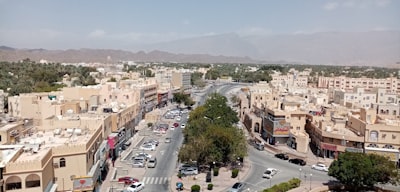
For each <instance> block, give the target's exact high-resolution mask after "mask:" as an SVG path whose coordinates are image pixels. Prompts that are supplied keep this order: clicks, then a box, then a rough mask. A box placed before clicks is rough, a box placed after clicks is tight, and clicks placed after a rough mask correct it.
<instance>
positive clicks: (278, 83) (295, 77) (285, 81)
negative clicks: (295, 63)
mask: <svg viewBox="0 0 400 192" xmlns="http://www.w3.org/2000/svg"><path fill="white" fill-rule="evenodd" d="M271 84H272V85H273V86H274V87H284V88H288V87H307V85H308V76H306V75H300V74H299V73H298V72H297V71H293V72H291V73H288V74H286V75H281V74H273V75H272V81H271Z"/></svg>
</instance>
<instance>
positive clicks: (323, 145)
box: [321, 143, 337, 151]
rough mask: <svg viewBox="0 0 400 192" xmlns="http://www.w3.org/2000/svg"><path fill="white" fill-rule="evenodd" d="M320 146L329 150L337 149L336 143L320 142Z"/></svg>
mask: <svg viewBox="0 0 400 192" xmlns="http://www.w3.org/2000/svg"><path fill="white" fill-rule="evenodd" d="M321 148H322V149H326V150H329V151H336V150H337V147H336V145H330V144H326V143H322V144H321Z"/></svg>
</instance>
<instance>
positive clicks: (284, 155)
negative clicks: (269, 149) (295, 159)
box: [275, 153, 289, 160]
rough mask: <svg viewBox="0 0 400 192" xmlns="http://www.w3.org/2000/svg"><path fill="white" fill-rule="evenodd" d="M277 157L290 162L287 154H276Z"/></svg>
mask: <svg viewBox="0 0 400 192" xmlns="http://www.w3.org/2000/svg"><path fill="white" fill-rule="evenodd" d="M275 157H276V158H279V159H283V160H288V159H289V156H288V155H287V154H285V153H278V154H275Z"/></svg>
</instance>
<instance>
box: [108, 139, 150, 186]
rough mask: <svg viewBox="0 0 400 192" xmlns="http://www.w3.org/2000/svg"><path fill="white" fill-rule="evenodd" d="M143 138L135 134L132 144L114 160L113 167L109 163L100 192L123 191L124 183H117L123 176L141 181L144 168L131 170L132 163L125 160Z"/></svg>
mask: <svg viewBox="0 0 400 192" xmlns="http://www.w3.org/2000/svg"><path fill="white" fill-rule="evenodd" d="M143 138H144V137H143V136H139V134H135V135H134V136H133V137H132V138H131V139H130V141H131V142H132V144H131V145H130V146H129V148H127V149H126V150H124V151H123V152H122V153H121V155H120V157H118V158H117V159H116V161H115V162H114V166H113V165H112V163H111V161H110V160H109V161H110V162H109V171H108V174H107V177H106V179H105V180H104V181H103V183H102V184H101V186H100V191H101V192H111V191H113V192H117V191H123V190H124V189H125V187H126V186H125V184H124V183H118V178H120V177H124V176H131V177H134V178H137V179H139V180H142V177H143V175H144V172H145V169H144V168H132V162H130V161H129V160H125V159H126V157H127V156H128V155H129V153H130V152H131V151H132V149H133V148H135V146H136V145H137V144H138V143H140V142H141V141H142V140H143Z"/></svg>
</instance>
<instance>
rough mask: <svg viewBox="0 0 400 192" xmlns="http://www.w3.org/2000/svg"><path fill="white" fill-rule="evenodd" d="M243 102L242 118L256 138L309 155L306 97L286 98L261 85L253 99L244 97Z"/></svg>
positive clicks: (251, 93)
mask: <svg viewBox="0 0 400 192" xmlns="http://www.w3.org/2000/svg"><path fill="white" fill-rule="evenodd" d="M248 98H249V99H248ZM283 98H284V99H283ZM240 99H241V103H240V119H241V121H242V122H243V124H244V125H245V126H246V128H247V129H248V130H249V131H250V133H251V134H252V135H254V134H259V135H260V136H261V137H262V138H263V139H264V140H265V142H267V143H269V144H272V145H275V144H287V145H288V146H289V147H291V148H294V149H296V150H297V151H299V152H303V153H306V152H307V150H308V142H309V139H308V138H309V137H308V134H307V133H306V132H305V131H304V126H305V123H306V115H307V114H308V113H307V112H306V111H305V110H301V108H300V106H301V105H302V103H303V102H305V99H304V98H302V97H299V96H289V95H285V94H284V93H281V92H280V91H278V90H277V89H272V88H271V87H270V86H269V85H268V84H267V83H266V82H260V83H258V84H256V85H254V86H252V87H250V91H249V96H246V95H245V94H243V95H242V96H240ZM295 101H296V102H295Z"/></svg>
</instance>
